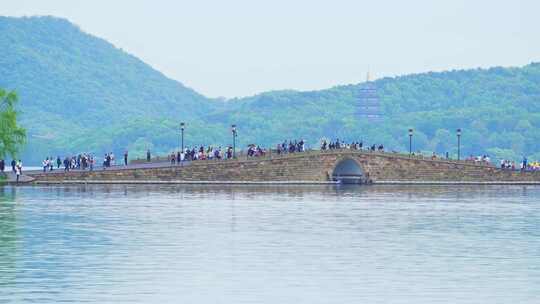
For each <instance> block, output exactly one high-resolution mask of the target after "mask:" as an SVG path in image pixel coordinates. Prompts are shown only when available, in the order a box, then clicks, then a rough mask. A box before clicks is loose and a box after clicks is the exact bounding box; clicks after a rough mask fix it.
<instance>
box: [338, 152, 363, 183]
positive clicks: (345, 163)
mask: <svg viewBox="0 0 540 304" xmlns="http://www.w3.org/2000/svg"><path fill="white" fill-rule="evenodd" d="M332 180H334V181H337V182H340V183H343V184H362V183H364V182H365V181H366V180H367V179H366V178H365V175H364V172H363V171H362V168H361V167H360V165H359V164H358V163H357V162H356V161H355V160H354V159H352V158H346V159H344V160H342V161H340V162H339V163H338V164H337V165H336V167H335V168H334V171H333V172H332Z"/></svg>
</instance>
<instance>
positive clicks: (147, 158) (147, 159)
mask: <svg viewBox="0 0 540 304" xmlns="http://www.w3.org/2000/svg"><path fill="white" fill-rule="evenodd" d="M150 159H152V157H151V155H150V149H148V151H146V161H147V162H150Z"/></svg>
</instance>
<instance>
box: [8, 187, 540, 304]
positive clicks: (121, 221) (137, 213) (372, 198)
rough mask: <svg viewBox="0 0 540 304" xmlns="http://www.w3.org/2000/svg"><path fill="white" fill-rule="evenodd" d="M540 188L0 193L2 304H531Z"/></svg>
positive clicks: (536, 278)
mask: <svg viewBox="0 0 540 304" xmlns="http://www.w3.org/2000/svg"><path fill="white" fill-rule="evenodd" d="M539 203H540V187H532V186H505V187H494V186H483V187H482V186H459V187H447V186H370V187H357V186H344V187H340V186H244V187H239V186H223V185H220V186H211V185H208V186H195V185H193V186H150V185H115V186H98V185H93V186H83V185H81V186H65V187H64V186H58V187H20V188H11V187H6V188H3V189H2V192H0V229H1V230H0V246H1V247H0V303H2V302H13V303H19V302H36V303H47V302H76V303H80V302H91V303H104V302H113V303H119V302H129V303H138V302H140V303H291V302H296V303H389V302H390V303H434V302H450V303H508V302H517V303H520V302H523V303H535V302H539V299H540V292H539V290H540V235H539V234H540V232H539V228H540V224H539V219H540V216H539V211H540V204H539Z"/></svg>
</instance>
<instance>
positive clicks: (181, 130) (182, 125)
mask: <svg viewBox="0 0 540 304" xmlns="http://www.w3.org/2000/svg"><path fill="white" fill-rule="evenodd" d="M185 127H186V124H185V123H183V122H181V123H180V132H181V134H182V137H181V138H182V139H181V142H182V143H181V144H180V145H181V147H182V151H181V153H184V129H185Z"/></svg>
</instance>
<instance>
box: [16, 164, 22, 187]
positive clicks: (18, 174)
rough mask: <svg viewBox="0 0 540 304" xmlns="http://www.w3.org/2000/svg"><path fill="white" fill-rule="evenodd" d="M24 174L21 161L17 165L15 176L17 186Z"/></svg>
mask: <svg viewBox="0 0 540 304" xmlns="http://www.w3.org/2000/svg"><path fill="white" fill-rule="evenodd" d="M21 174H22V162H21V161H20V160H19V163H18V164H17V165H15V175H16V176H17V184H18V183H19V179H20V177H21Z"/></svg>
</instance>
